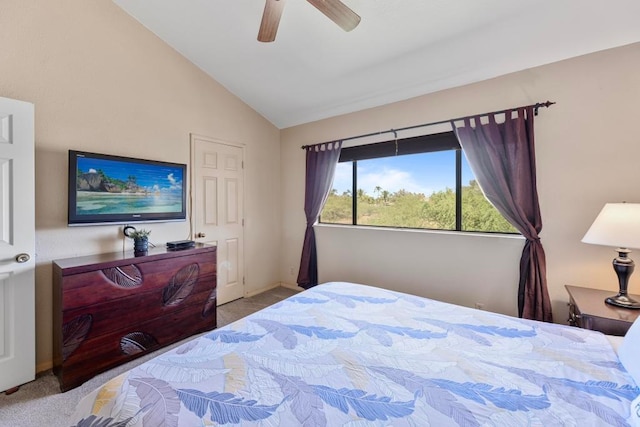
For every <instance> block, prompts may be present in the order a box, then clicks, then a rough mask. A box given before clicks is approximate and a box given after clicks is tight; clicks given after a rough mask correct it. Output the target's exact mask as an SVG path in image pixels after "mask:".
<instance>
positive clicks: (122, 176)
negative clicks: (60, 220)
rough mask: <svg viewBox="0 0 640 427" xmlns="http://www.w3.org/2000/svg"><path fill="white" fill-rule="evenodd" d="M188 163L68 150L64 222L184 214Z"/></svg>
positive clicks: (108, 221) (140, 219) (181, 217)
mask: <svg viewBox="0 0 640 427" xmlns="http://www.w3.org/2000/svg"><path fill="white" fill-rule="evenodd" d="M186 170H187V165H184V164H179V163H169V162H161V161H156V160H145V159H135V158H131V157H120V156H112V155H108V154H98V153H87V152H83V151H74V150H69V197H68V198H69V221H68V223H69V225H92V224H128V223H131V222H153V221H184V220H185V219H186V190H187V187H186Z"/></svg>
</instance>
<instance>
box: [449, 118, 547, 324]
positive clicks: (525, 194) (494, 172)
mask: <svg viewBox="0 0 640 427" xmlns="http://www.w3.org/2000/svg"><path fill="white" fill-rule="evenodd" d="M533 108H534V107H522V108H518V109H515V110H511V111H507V112H506V113H504V114H505V121H504V123H497V122H496V117H495V116H496V114H489V115H485V116H474V117H468V118H465V119H464V127H458V128H456V126H455V125H454V129H455V131H456V134H457V136H458V140H459V141H460V145H461V146H462V149H463V150H464V152H465V154H466V156H467V159H468V160H469V165H470V166H471V169H472V170H473V173H474V174H475V176H476V179H477V180H478V184H479V185H480V188H482V191H483V192H484V194H485V196H486V197H487V199H488V200H489V201H490V202H491V203H492V204H493V205H494V206H495V207H496V208H497V209H498V211H499V212H500V213H501V214H502V215H503V216H504V217H505V218H506V219H507V220H508V221H509V222H510V223H511V224H512V225H513V226H514V227H515V228H516V229H517V230H518V231H519V232H520V233H522V235H523V236H524V237H525V238H526V239H527V242H526V243H525V245H524V250H523V251H522V258H521V259H520V283H519V286H518V315H519V316H520V317H524V318H526V319H535V320H542V321H545V322H551V321H552V313H551V301H550V299H549V292H548V290H547V274H546V269H547V267H546V259H545V254H544V249H543V248H542V244H541V243H540V237H539V236H538V235H539V233H540V230H542V219H541V216H540V206H539V205H538V191H537V188H536V164H535V147H534V138H533V117H534V113H533ZM514 113H516V117H513V116H514ZM481 117H483V118H486V119H487V120H488V123H487V124H482V123H481V121H480V118H481Z"/></svg>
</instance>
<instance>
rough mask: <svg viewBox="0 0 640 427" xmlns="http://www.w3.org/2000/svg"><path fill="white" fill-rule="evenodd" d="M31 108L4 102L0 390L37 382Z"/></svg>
mask: <svg viewBox="0 0 640 427" xmlns="http://www.w3.org/2000/svg"><path fill="white" fill-rule="evenodd" d="M34 198H35V184H34V131H33V104H29V103H27V102H22V101H15V100H12V99H8V98H0V391H4V390H9V389H11V388H14V387H16V386H19V385H21V384H24V383H26V382H29V381H32V380H33V379H34V378H35V370H36V369H35V366H36V360H35V358H36V354H35V284H34V266H35V225H34V224H35V219H34V218H35V212H34V210H35V207H34V206H35V205H34Z"/></svg>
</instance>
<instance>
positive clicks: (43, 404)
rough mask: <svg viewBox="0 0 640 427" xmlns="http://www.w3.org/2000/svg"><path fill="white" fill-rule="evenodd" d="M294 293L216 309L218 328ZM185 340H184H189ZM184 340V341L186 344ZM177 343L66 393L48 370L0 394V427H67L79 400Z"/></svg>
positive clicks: (283, 291) (284, 290)
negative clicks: (12, 392)
mask: <svg viewBox="0 0 640 427" xmlns="http://www.w3.org/2000/svg"><path fill="white" fill-rule="evenodd" d="M296 293H297V291H295V290H292V289H288V288H283V287H278V288H274V289H271V290H269V291H267V292H263V293H261V294H259V295H256V296H253V297H250V298H242V299H239V300H237V301H233V302H230V303H228V304H224V305H221V306H219V307H218V312H217V317H218V319H217V320H218V327H222V326H225V325H228V324H229V323H231V322H234V321H236V320H238V319H241V318H243V317H245V316H247V315H249V314H251V313H253V312H256V311H258V310H261V309H263V308H265V307H268V306H270V305H272V304H275V303H276V302H278V301H281V300H283V299H285V298H287V297H289V296H291V295H294V294H296ZM192 338H193V337H191V338H188V339H187V340H190V339H192ZM187 340H184V341H187ZM184 341H181V342H178V343H176V344H173V345H171V346H168V347H165V348H163V349H161V350H158V351H157V352H154V353H150V354H148V355H146V356H143V357H140V358H138V359H136V360H134V361H131V362H129V363H126V364H124V365H121V366H118V367H117V368H114V369H112V370H110V371H107V372H104V373H102V374H100V375H97V376H96V377H94V378H93V379H91V380H89V381H87V382H86V383H84V384H83V385H81V386H80V387H77V388H74V389H73V390H69V391H67V392H66V393H61V392H60V386H59V384H58V379H57V378H56V377H55V375H53V373H52V372H51V371H48V372H45V373H43V374H42V375H39V376H38V378H36V380H35V381H32V382H30V383H28V384H25V385H23V386H22V387H20V390H18V391H17V392H16V393H14V394H11V395H9V396H6V395H4V394H0V426H1V427H36V426H37V427H42V426H47V427H63V426H67V425H68V423H67V418H68V417H69V416H71V414H73V411H74V409H75V407H76V405H77V403H78V402H79V401H80V399H81V398H82V397H83V396H84V395H86V394H87V393H89V392H91V391H92V390H94V389H95V388H97V387H99V386H100V385H102V384H103V383H104V382H106V381H108V380H110V379H111V378H113V377H115V376H117V375H119V374H121V373H122V372H124V371H126V370H129V369H131V368H133V367H134V366H137V365H139V364H140V363H142V362H144V361H146V360H148V359H151V358H152V357H155V356H157V355H158V354H161V353H163V352H165V351H167V350H169V349H171V348H173V347H175V346H178V345H180V344H181V343H182V342H184Z"/></svg>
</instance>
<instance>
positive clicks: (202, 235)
mask: <svg viewBox="0 0 640 427" xmlns="http://www.w3.org/2000/svg"><path fill="white" fill-rule="evenodd" d="M201 237H207V236H206V234H204V233H203V232H200V233H198V234H196V238H198V239H199V238H201Z"/></svg>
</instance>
